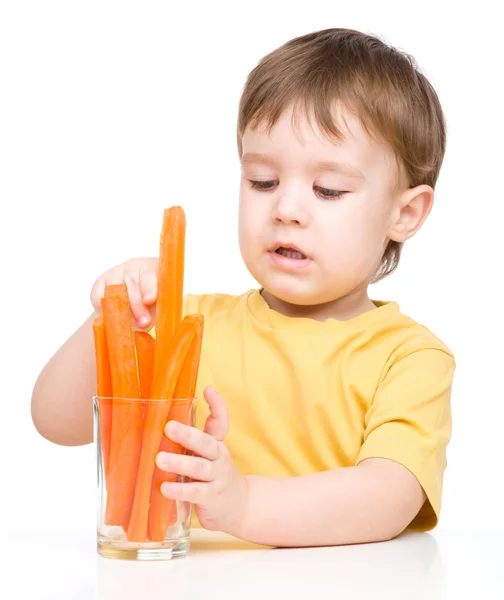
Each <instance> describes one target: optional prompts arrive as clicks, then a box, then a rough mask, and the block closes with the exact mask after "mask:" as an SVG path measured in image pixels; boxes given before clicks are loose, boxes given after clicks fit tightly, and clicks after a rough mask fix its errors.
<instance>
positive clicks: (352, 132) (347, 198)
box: [239, 109, 397, 305]
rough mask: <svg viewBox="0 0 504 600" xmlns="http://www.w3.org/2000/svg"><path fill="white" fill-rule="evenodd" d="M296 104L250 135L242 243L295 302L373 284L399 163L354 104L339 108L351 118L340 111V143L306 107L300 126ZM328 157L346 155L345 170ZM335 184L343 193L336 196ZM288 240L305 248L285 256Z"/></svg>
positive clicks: (267, 282)
mask: <svg viewBox="0 0 504 600" xmlns="http://www.w3.org/2000/svg"><path fill="white" fill-rule="evenodd" d="M291 110H292V109H291ZM291 110H289V111H287V112H286V113H285V114H284V115H283V116H282V117H281V119H280V120H279V121H278V123H277V124H276V125H275V127H274V128H273V129H272V131H271V134H270V135H269V136H268V135H267V133H266V131H265V129H264V128H258V129H256V130H255V131H251V130H250V129H249V128H247V130H246V131H245V133H244V135H243V138H242V145H243V153H242V178H241V185H240V211H239V239H240V250H241V253H242V257H243V259H244V262H245V264H246V266H247V268H248V269H249V271H250V273H251V274H252V276H253V277H254V278H255V279H256V280H257V281H258V282H259V284H260V285H261V286H263V287H264V288H265V289H266V290H268V292H270V293H271V294H273V295H274V296H276V297H277V298H279V299H281V300H283V301H285V302H289V303H292V304H304V305H311V304H321V303H325V302H330V301H333V300H336V299H338V298H341V297H343V296H345V295H347V294H349V293H351V292H352V291H354V290H356V289H359V287H361V286H363V285H366V286H367V282H368V280H369V279H370V278H371V277H372V276H373V274H374V272H375V269H376V268H377V267H378V265H379V262H380V259H381V256H382V254H383V251H384V250H385V247H386V245H387V242H388V241H389V237H388V232H389V229H390V227H391V225H392V223H393V221H394V218H396V217H397V211H396V210H394V206H395V204H394V198H392V190H393V186H394V184H395V178H396V173H397V166H396V163H395V161H394V158H393V154H392V151H391V150H390V149H389V148H388V147H386V146H385V145H381V144H378V143H376V142H374V141H373V140H372V139H371V138H370V137H369V136H368V135H367V133H366V131H365V130H364V129H363V127H362V125H361V124H360V121H359V120H358V119H356V118H355V117H353V116H352V115H350V114H349V113H348V112H344V113H342V112H341V111H340V112H339V113H338V114H339V115H340V116H341V115H342V114H344V118H345V121H346V123H347V125H348V128H347V127H346V125H345V123H344V122H343V121H341V118H339V119H338V125H339V127H340V129H341V130H342V131H343V132H344V133H345V141H344V142H343V143H342V144H340V143H337V142H331V141H330V140H328V139H327V138H325V137H323V135H322V133H321V132H320V130H319V129H318V128H317V127H316V124H315V123H314V124H313V128H312V126H311V125H310V123H309V121H308V120H307V119H306V116H305V115H302V114H301V113H299V120H298V122H297V128H296V130H294V129H293V127H292V126H291ZM297 133H298V135H299V136H300V138H301V140H300V139H298V138H297V137H296V134H297ZM257 155H262V157H263V158H261V157H259V156H257ZM266 155H267V156H266ZM268 157H269V158H268ZM321 162H334V163H339V164H341V165H343V163H344V164H345V171H343V169H341V171H339V170H338V171H336V170H330V169H328V168H327V167H325V168H324V167H323V166H322V167H320V166H317V163H321ZM352 167H353V170H352V171H351V170H350V169H351V168H352ZM355 170H358V171H360V174H359V173H357V172H356V171H355ZM251 182H259V183H254V184H251ZM251 185H254V188H252V187H251ZM337 192H345V193H344V194H343V195H342V196H341V197H340V198H338V197H335V196H337V195H338V194H337ZM280 245H282V246H288V247H292V246H294V247H296V248H298V249H299V250H300V251H301V252H302V254H303V255H304V256H306V257H307V258H301V259H300V258H296V257H295V256H297V257H299V256H300V255H293V254H290V257H289V255H287V256H281V254H279V253H278V252H275V250H276V249H277V248H278V246H280ZM280 252H283V251H282V250H281V251H280ZM283 253H284V254H285V252H283Z"/></svg>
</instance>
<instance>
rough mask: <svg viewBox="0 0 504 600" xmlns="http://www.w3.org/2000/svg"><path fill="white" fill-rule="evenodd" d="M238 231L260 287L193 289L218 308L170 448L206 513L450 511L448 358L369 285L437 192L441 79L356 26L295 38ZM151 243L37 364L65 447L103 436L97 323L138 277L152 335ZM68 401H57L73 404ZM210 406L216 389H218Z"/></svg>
mask: <svg viewBox="0 0 504 600" xmlns="http://www.w3.org/2000/svg"><path fill="white" fill-rule="evenodd" d="M237 135H238V150H239V156H240V160H241V168H242V179H241V186H240V211H239V240H240V251H241V254H242V257H243V260H244V262H245V265H246V267H247V268H248V270H249V271H250V273H251V274H252V275H253V277H254V278H255V279H256V280H257V281H258V283H259V284H260V287H259V288H258V289H253V290H249V291H247V292H245V293H243V294H242V295H239V296H232V295H228V294H203V295H192V294H187V295H186V296H185V302H184V314H187V313H196V312H200V313H203V314H204V317H205V334H204V342H203V348H202V354H201V363H200V373H199V381H198V388H197V396H198V397H199V398H202V397H203V398H205V400H206V404H202V403H201V402H200V403H199V407H198V411H197V413H198V419H197V421H198V422H197V428H187V427H184V426H181V425H179V426H178V427H177V426H175V424H174V423H168V424H167V426H166V429H165V433H166V435H168V436H169V437H172V438H173V439H174V440H176V441H178V442H180V443H181V444H182V445H183V446H185V447H186V448H187V449H188V450H190V451H192V453H193V455H187V456H181V455H170V454H166V453H159V454H158V456H157V459H156V461H157V465H158V467H159V468H161V469H166V470H167V471H169V472H176V473H179V474H181V475H187V476H189V477H190V478H191V479H192V480H193V481H191V482H190V483H171V484H163V488H162V492H163V494H165V495H166V496H167V497H170V498H175V499H182V500H188V501H190V502H192V503H193V504H194V508H195V514H196V516H197V518H198V520H199V524H200V525H202V526H203V527H206V528H208V529H215V530H221V531H225V532H228V533H230V534H231V535H234V536H236V537H241V538H243V539H246V540H249V541H251V542H256V543H260V544H266V545H272V546H316V545H335V544H349V543H359V542H372V541H381V540H388V539H391V538H393V537H395V536H397V535H398V534H400V533H401V532H402V531H404V530H405V529H406V528H408V529H412V530H420V531H426V530H430V529H432V528H433V527H435V525H436V524H437V522H438V518H439V513H440V504H441V493H442V483H443V473H444V469H445V466H446V460H445V456H446V447H447V444H448V441H449V439H450V434H451V413H450V393H451V386H452V380H453V374H454V368H455V363H454V358H453V355H452V353H451V352H450V350H449V349H448V348H447V347H446V346H445V345H444V344H443V343H442V342H441V341H440V340H439V339H438V338H437V337H436V336H435V335H434V334H433V333H431V332H430V331H429V330H428V329H426V328H425V327H423V326H421V325H420V324H418V323H416V322H415V321H414V320H412V319H411V318H409V317H407V316H405V315H403V314H402V313H401V312H400V310H399V307H398V305H397V304H396V303H394V302H384V301H373V300H371V299H370V297H369V296H368V286H369V284H370V283H372V282H373V281H377V280H379V279H381V278H383V277H385V276H386V275H388V274H390V273H391V272H392V271H393V270H394V269H395V268H396V266H397V264H398V260H399V255H400V250H401V247H402V244H403V243H404V242H405V241H406V240H408V239H409V238H411V237H412V236H413V235H414V234H415V233H416V232H417V231H418V230H419V228H420V227H421V226H422V224H423V222H424V221H425V219H426V218H427V216H428V214H429V212H430V210H431V207H432V203H433V197H434V191H433V190H434V187H435V184H436V181H437V178H438V175H439V170H440V167H441V164H442V160H443V156H444V152H445V122H444V117H443V112H442V109H441V106H440V104H439V100H438V98H437V95H436V93H435V91H434V90H433V89H432V87H431V86H430V84H429V83H428V81H427V79H426V78H425V77H424V76H423V75H422V74H420V73H419V72H418V71H417V70H416V68H415V66H414V64H413V62H412V60H411V59H410V58H409V57H408V56H407V55H404V54H402V53H400V52H398V51H397V50H395V49H393V48H391V47H389V46H388V45H386V44H385V43H383V42H382V41H380V40H378V39H376V38H374V37H372V36H368V35H364V34H362V33H360V32H358V31H353V30H345V29H329V30H324V31H319V32H315V33H311V34H308V35H305V36H302V37H299V38H296V39H293V40H291V41H290V42H288V43H286V44H284V45H283V46H282V47H280V48H278V49H277V50H275V51H274V52H272V53H271V54H269V55H267V56H266V57H264V59H263V60H262V61H261V62H260V63H259V64H258V65H257V66H256V68H255V69H253V71H252V72H251V73H250V75H249V77H248V79H247V82H246V85H245V88H244V91H243V95H242V98H241V101H240V106H239V117H238V131H237ZM156 273H157V259H155V258H139V259H133V260H129V261H127V262H125V263H123V264H121V265H119V266H117V267H115V268H113V269H111V270H110V271H108V272H106V273H105V274H103V275H102V276H101V277H99V278H98V279H97V280H96V282H95V284H94V286H93V289H92V292H91V301H92V304H93V307H94V310H95V312H94V313H93V314H92V315H91V316H90V318H89V319H88V320H87V321H86V322H85V323H84V324H83V325H82V326H81V327H80V328H79V329H78V330H77V331H76V332H75V333H74V334H73V336H72V337H71V338H70V339H69V340H67V341H66V342H65V344H64V345H63V346H62V347H61V348H60V349H59V350H58V352H57V353H56V354H55V355H54V356H53V357H52V358H51V360H50V361H49V363H48V364H47V365H46V366H45V367H44V369H43V371H42V372H41V374H40V376H39V378H38V380H37V382H36V384H35V387H34V390H33V398H32V416H33V421H34V424H35V426H36V427H37V429H38V431H39V432H40V434H41V435H43V436H45V437H46V438H48V439H50V440H52V441H54V442H55V443H58V444H62V445H76V444H85V443H90V442H92V440H93V431H92V408H91V397H92V395H93V394H94V393H95V390H96V380H95V362H94V347H93V334H92V321H93V319H94V318H95V316H96V315H97V314H99V313H100V309H101V307H100V298H101V297H102V296H103V292H104V287H105V285H107V284H112V283H121V282H125V283H126V285H127V287H128V291H129V296H130V302H131V309H132V317H133V319H134V323H135V326H137V327H138V328H139V329H143V330H148V331H152V333H153V335H155V329H154V324H155V323H154V319H155V301H156V290H157V281H156ZM63 405H64V406H65V409H64V410H60V407H62V406H63ZM207 405H208V406H207Z"/></svg>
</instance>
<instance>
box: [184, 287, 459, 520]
mask: <svg viewBox="0 0 504 600" xmlns="http://www.w3.org/2000/svg"><path fill="white" fill-rule="evenodd" d="M374 303H375V305H376V306H377V308H375V309H373V310H371V311H368V312H366V313H364V314H362V315H360V316H358V317H355V318H353V319H350V320H348V321H338V320H336V319H328V320H326V321H325V322H320V321H315V320H313V319H308V318H293V317H287V316H285V315H282V314H280V313H278V312H276V311H274V310H272V309H270V307H269V306H268V304H267V303H266V301H265V300H264V298H263V297H262V295H261V293H260V290H259V289H252V290H249V291H247V292H245V293H244V294H242V295H237V296H233V295H228V294H203V295H194V294H188V295H186V296H185V298H184V314H193V313H202V314H203V315H204V318H205V324H204V334H203V345H202V351H201V362H200V371H199V378H198V385H197V390H196V396H197V398H198V399H199V400H198V402H197V409H196V426H197V427H198V428H199V429H203V427H204V424H205V420H206V418H207V416H208V413H209V411H208V406H207V404H206V402H205V400H204V399H203V389H204V388H205V387H206V386H207V385H212V386H214V387H215V388H216V389H217V390H218V391H219V392H220V394H221V395H222V396H223V398H224V400H225V401H226V404H227V407H228V409H229V415H230V429H229V433H228V436H227V438H226V445H227V447H228V449H229V451H230V453H231V456H232V458H233V460H234V463H235V465H236V467H237V469H238V470H239V471H240V472H241V473H243V474H257V475H266V476H271V477H291V476H297V475H304V474H308V473H315V472H319V471H325V470H327V469H336V468H338V467H347V466H354V465H357V464H358V463H359V462H360V461H362V460H364V459H365V458H370V457H381V458H388V459H392V460H394V461H396V462H398V463H401V464H402V465H404V466H405V467H406V468H408V469H409V470H410V471H411V472H412V473H413V474H414V475H415V476H416V478H417V479H418V481H419V482H420V484H421V485H422V487H423V489H424V490H425V493H426V495H427V498H428V499H427V501H426V503H425V504H424V506H423V507H422V509H421V510H420V512H419V514H418V515H417V516H416V518H415V519H414V521H413V522H412V523H411V524H410V526H409V529H411V530H418V531H427V530H429V529H432V528H433V527H435V526H436V524H437V522H438V518H439V514H440V508H441V495H442V487H443V474H444V470H445V467H446V464H447V463H446V447H447V444H448V441H449V439H450V436H451V411H450V395H451V386H452V380H453V374H454V369H455V361H454V357H453V354H452V353H451V352H450V350H449V349H448V348H447V347H446V345H445V344H443V343H442V342H441V341H440V340H439V339H438V338H437V337H436V336H435V335H434V334H433V333H431V332H430V331H429V330H428V329H427V328H426V327H424V326H422V325H420V324H418V323H416V322H415V321H414V320H412V319H411V318H409V317H408V316H405V315H403V314H402V313H401V312H400V309H399V306H398V304H397V303H395V302H379V301H374ZM193 514H194V512H193ZM198 525H199V524H198V522H197V519H196V517H195V516H194V517H193V526H195V527H197V526H198Z"/></svg>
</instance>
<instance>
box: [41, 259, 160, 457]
mask: <svg viewBox="0 0 504 600" xmlns="http://www.w3.org/2000/svg"><path fill="white" fill-rule="evenodd" d="M157 264H158V263H157V258H138V259H133V260H130V261H127V262H125V263H123V264H122V265H118V266H117V267H114V268H113V269H111V270H110V271H107V272H106V273H104V274H103V275H102V276H100V277H99V278H98V279H97V280H96V282H95V284H94V285H93V289H92V291H91V303H92V305H93V308H94V309H95V312H93V313H92V314H91V315H90V316H89V318H88V319H87V320H86V321H85V322H84V323H83V324H82V325H81V326H80V327H79V328H78V329H77V331H75V333H74V334H73V335H72V336H71V337H70V338H69V339H68V340H67V341H66V342H65V343H64V344H63V345H62V346H61V348H60V349H59V350H58V351H57V352H56V353H55V354H54V356H53V357H52V358H51V359H50V360H49V362H48V363H47V364H46V365H45V367H44V368H43V369H42V371H41V373H40V374H39V376H38V378H37V381H36V382H35V386H34V388H33V392H32V399H31V416H32V420H33V423H34V425H35V427H36V429H37V431H38V432H39V433H40V434H41V435H42V436H43V437H45V438H47V439H48V440H50V441H52V442H54V443H55V444H60V445H62V446H79V445H82V444H88V443H91V442H92V441H93V403H92V397H93V395H94V394H96V359H95V349H94V335H93V321H94V319H95V317H97V316H98V315H99V314H100V312H101V298H102V297H103V293H104V290H105V285H107V284H111V283H122V282H125V283H126V284H127V286H128V293H129V297H130V304H131V309H132V316H133V318H134V326H135V327H136V326H137V325H138V326H142V327H149V328H150V327H152V325H153V324H154V320H153V318H154V313H153V310H151V309H150V308H149V307H152V306H153V305H154V302H155V299H156V295H157ZM148 292H151V295H150V299H148ZM142 317H144V318H147V321H146V322H145V323H144V322H141V321H140V320H141V318H142Z"/></svg>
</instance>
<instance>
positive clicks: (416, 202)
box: [388, 185, 434, 242]
mask: <svg viewBox="0 0 504 600" xmlns="http://www.w3.org/2000/svg"><path fill="white" fill-rule="evenodd" d="M433 202H434V190H433V189H432V187H431V186H430V185H418V186H417V187H414V188H409V189H407V190H406V191H405V192H403V193H402V194H401V195H400V196H399V198H398V200H397V202H396V205H395V210H394V213H395V219H394V222H393V223H392V225H391V227H390V229H389V233H388V237H389V238H390V239H391V240H394V241H395V242H405V241H406V240H408V239H409V238H410V237H412V236H413V235H415V233H416V232H417V231H418V230H419V229H420V227H421V226H422V224H423V222H424V221H425V219H426V218H427V217H428V216H429V213H430V211H431V209H432V203H433Z"/></svg>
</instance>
